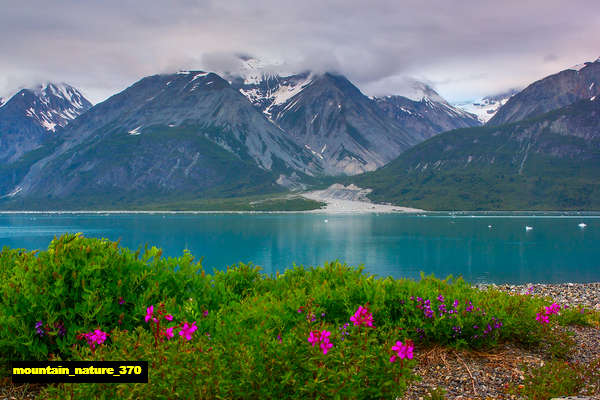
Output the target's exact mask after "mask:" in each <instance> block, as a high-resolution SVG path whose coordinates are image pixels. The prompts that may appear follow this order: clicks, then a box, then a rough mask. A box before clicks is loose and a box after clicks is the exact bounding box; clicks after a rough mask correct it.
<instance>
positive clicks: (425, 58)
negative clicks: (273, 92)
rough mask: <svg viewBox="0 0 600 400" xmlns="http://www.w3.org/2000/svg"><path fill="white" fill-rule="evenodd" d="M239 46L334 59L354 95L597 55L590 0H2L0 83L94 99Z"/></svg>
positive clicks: (498, 86) (469, 89)
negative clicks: (55, 87)
mask: <svg viewBox="0 0 600 400" xmlns="http://www.w3.org/2000/svg"><path fill="white" fill-rule="evenodd" d="M239 53H244V54H251V55H253V56H255V57H257V58H260V59H265V60H279V61H280V62H283V63H284V64H283V66H282V67H281V68H282V69H285V70H286V71H290V72H293V71H298V70H302V69H315V70H332V71H337V72H340V73H343V74H345V75H346V76H347V77H348V78H349V79H350V80H351V81H353V82H354V83H355V84H356V85H357V86H358V87H359V88H360V89H361V90H362V91H363V92H365V93H366V94H368V95H386V94H394V93H397V92H398V91H401V88H402V86H403V82H404V78H405V77H413V78H416V79H419V80H424V81H426V82H428V83H430V84H431V85H432V86H433V87H434V88H435V89H436V90H437V91H438V92H439V93H440V94H441V95H442V96H444V97H446V98H447V99H449V100H450V101H461V100H468V99H474V98H477V97H480V96H483V95H487V94H494V93H497V92H499V91H502V90H505V89H508V88H511V87H517V86H524V85H526V84H528V83H530V82H532V81H534V80H537V79H539V78H542V77H544V76H546V75H548V74H551V73H554V72H557V71H559V70H562V69H565V68H567V67H569V66H571V65H573V64H578V63H581V62H584V61H593V60H595V59H596V58H598V56H600V1H598V0H571V1H568V2H567V1H563V0H561V1H558V0H519V1H512V0H495V1H487V0H477V1H471V0H454V1H449V0H445V1H437V0H435V1H427V0H422V1H400V0H396V1H377V0H343V1H342V0H331V1H328V0H295V1H288V0H273V1H271V0H268V1H261V0H243V1H229V0H220V1H211V0H208V1H202V0H200V1H198V0H161V1H158V0H139V1H133V0H118V1H117V0H103V1H91V0H90V1H81V0H55V1H48V0H25V1H23V0H21V1H13V0H8V1H3V2H2V13H1V15H0V54H1V55H2V56H1V57H2V58H1V59H2V62H1V63H0V93H6V92H7V91H10V90H14V89H16V88H18V87H22V86H28V85H32V84H34V83H37V82H41V81H48V80H51V81H64V82H67V83H70V84H72V85H74V86H76V87H78V88H80V89H81V90H82V91H83V92H84V94H85V95H86V96H87V97H89V98H90V100H92V101H93V102H98V101H101V100H104V99H105V98H107V97H108V96H110V95H112V94H114V93H116V92H118V91H120V90H122V89H124V88H125V87H127V86H129V85H131V84H132V83H133V82H134V81H136V80H138V79H140V78H141V77H144V76H147V75H152V74H156V73H162V72H174V71H177V70H179V69H211V70H219V69H221V70H222V69H225V68H226V67H227V66H228V65H229V63H230V61H231V55H232V54H239Z"/></svg>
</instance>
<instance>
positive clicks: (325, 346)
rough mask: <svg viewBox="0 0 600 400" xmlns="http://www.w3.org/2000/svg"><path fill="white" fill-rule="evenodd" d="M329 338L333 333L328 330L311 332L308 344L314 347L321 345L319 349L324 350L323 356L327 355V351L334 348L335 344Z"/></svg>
mask: <svg viewBox="0 0 600 400" xmlns="http://www.w3.org/2000/svg"><path fill="white" fill-rule="evenodd" d="M329 336H331V332H329V331H326V330H322V331H311V332H310V335H309V336H308V342H309V343H311V344H312V346H313V347H315V345H317V344H319V347H320V348H321V350H323V354H327V351H329V349H330V348H332V347H333V344H332V343H331V342H330V341H329Z"/></svg>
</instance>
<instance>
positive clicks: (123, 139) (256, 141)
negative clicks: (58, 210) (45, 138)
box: [10, 71, 320, 201]
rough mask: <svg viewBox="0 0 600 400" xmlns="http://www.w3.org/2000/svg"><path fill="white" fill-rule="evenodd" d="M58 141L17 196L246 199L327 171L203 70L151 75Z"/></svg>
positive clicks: (13, 194) (72, 126)
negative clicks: (282, 181) (282, 183)
mask: <svg viewBox="0 0 600 400" xmlns="http://www.w3.org/2000/svg"><path fill="white" fill-rule="evenodd" d="M57 140H58V139H57ZM59 140H60V143H57V144H55V148H54V149H53V150H52V152H51V154H49V155H47V156H45V157H43V158H42V159H41V160H39V161H38V162H37V163H35V164H34V165H33V166H32V167H31V169H30V170H29V171H28V173H27V175H26V176H25V178H24V179H23V180H22V181H21V182H20V183H19V184H18V186H17V187H15V188H12V189H11V190H10V194H11V198H13V199H14V200H15V201H17V200H18V199H24V198H28V199H34V198H35V199H41V198H44V199H48V201H50V200H52V199H56V200H58V199H68V198H73V197H74V196H77V197H79V198H83V197H85V196H89V197H94V196H98V195H102V196H104V197H105V198H107V199H108V198H114V199H116V200H125V199H141V198H148V197H154V198H160V197H161V196H167V197H170V198H172V197H173V196H184V197H185V196H199V195H202V196H207V197H208V196H213V197H217V196H223V195H233V194H235V195H243V194H246V193H247V192H249V191H253V193H254V192H265V191H267V192H268V191H275V190H280V189H281V188H280V187H279V186H278V185H276V183H275V182H276V181H277V180H278V179H280V178H282V177H283V176H287V177H288V179H289V178H290V177H292V178H293V177H294V176H297V174H309V175H310V174H314V173H318V172H319V171H320V166H319V163H318V160H315V159H314V156H313V155H312V154H310V153H309V152H308V151H306V150H305V149H302V148H301V147H299V146H297V145H296V144H295V143H294V142H293V141H291V140H290V139H289V138H287V136H286V135H285V133H284V132H283V131H281V130H280V129H278V128H277V127H275V126H274V125H273V124H271V123H270V122H269V121H268V120H267V119H266V118H265V117H264V116H263V115H262V114H261V113H259V112H257V110H256V109H255V108H254V107H253V106H252V105H251V104H250V103H249V102H248V101H247V100H246V99H245V98H244V97H243V96H242V95H241V94H240V93H238V92H237V91H236V90H234V89H233V88H231V86H230V85H229V83H227V81H225V80H223V79H222V78H221V77H219V76H218V75H216V74H213V73H206V72H202V71H185V72H180V73H177V74H170V75H155V76H150V77H147V78H144V79H142V80H140V81H138V82H136V83H135V84H134V85H132V86H131V87H129V88H127V89H126V90H124V91H122V92H121V93H119V94H116V95H114V96H112V97H111V98H109V99H108V100H106V101H104V102H102V103H100V104H98V105H96V106H95V107H93V108H92V109H90V110H89V111H88V112H87V113H85V114H84V115H82V116H81V117H80V118H78V119H76V120H75V121H73V122H72V123H71V124H70V125H69V126H67V127H66V128H65V129H63V130H62V131H61V135H60V138H59Z"/></svg>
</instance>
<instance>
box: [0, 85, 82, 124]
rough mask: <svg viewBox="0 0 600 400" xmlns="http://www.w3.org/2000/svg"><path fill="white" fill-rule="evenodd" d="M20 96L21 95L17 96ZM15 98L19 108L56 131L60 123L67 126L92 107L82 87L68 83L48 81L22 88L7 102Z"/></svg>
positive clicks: (16, 105) (17, 109) (16, 107)
mask: <svg viewBox="0 0 600 400" xmlns="http://www.w3.org/2000/svg"><path fill="white" fill-rule="evenodd" d="M19 96H20V97H21V98H20V99H15V97H19ZM13 99H15V103H18V104H15V106H14V108H15V110H16V111H17V112H18V111H21V112H23V113H24V114H25V116H26V117H28V118H31V119H33V120H34V121H35V122H36V123H37V124H38V125H40V126H41V127H43V128H44V129H45V130H46V131H50V132H54V131H56V129H57V127H64V126H65V125H67V124H68V123H69V121H71V120H73V119H75V118H77V117H78V116H79V115H80V114H82V113H83V112H85V111H87V110H88V109H89V108H90V107H92V104H91V103H90V102H89V101H88V100H87V99H86V98H85V97H84V96H83V94H81V92H80V91H79V90H77V89H76V88H74V87H73V86H71V85H68V84H66V83H51V82H48V83H44V84H40V85H36V86H34V87H33V88H31V89H23V90H21V91H20V92H19V93H17V94H16V95H15V96H13V97H12V98H11V99H10V100H9V101H8V102H7V103H6V105H5V106H8V105H9V104H10V103H11V102H12V101H13ZM19 109H20V110H19Z"/></svg>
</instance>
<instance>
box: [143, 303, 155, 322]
mask: <svg viewBox="0 0 600 400" xmlns="http://www.w3.org/2000/svg"><path fill="white" fill-rule="evenodd" d="M153 313H154V306H150V307H148V308H146V318H144V320H145V321H146V322H148V321H150V318H152V314H153Z"/></svg>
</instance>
